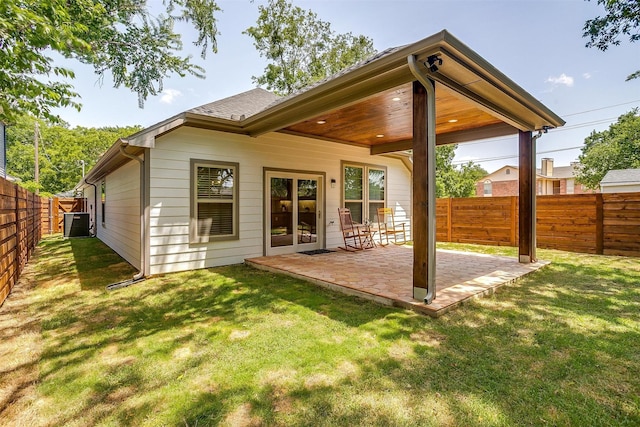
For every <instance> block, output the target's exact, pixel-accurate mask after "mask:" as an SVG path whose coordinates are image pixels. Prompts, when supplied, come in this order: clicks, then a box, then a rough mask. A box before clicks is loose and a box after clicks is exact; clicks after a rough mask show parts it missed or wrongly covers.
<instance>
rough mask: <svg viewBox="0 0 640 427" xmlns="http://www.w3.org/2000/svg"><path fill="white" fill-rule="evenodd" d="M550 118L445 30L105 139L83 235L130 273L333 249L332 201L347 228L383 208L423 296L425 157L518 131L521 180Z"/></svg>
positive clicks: (428, 237) (91, 178)
mask: <svg viewBox="0 0 640 427" xmlns="http://www.w3.org/2000/svg"><path fill="white" fill-rule="evenodd" d="M433 104H438V105H439V106H440V107H439V108H434V107H432V105H433ZM514 106H518V108H514ZM563 124H564V121H563V120H562V119H561V118H560V117H558V116H557V115H555V114H554V113H553V112H552V111H550V110H549V109H548V108H546V107H545V106H544V105H542V104H541V103H540V102H539V101H537V100H536V99H535V98H534V97H532V96H531V95H530V94H528V93H527V92H526V91H524V90H523V89H522V88H520V87H519V86H518V85H517V84H515V83H514V82H513V81H511V80H510V79H508V78H507V77H506V76H505V75H503V74H502V73H500V72H499V71H498V70H496V69H495V68H494V67H493V66H491V64H489V63H488V62H486V61H485V60H484V59H483V58H482V57H480V56H479V55H477V54H476V53H475V52H473V51H472V50H470V49H469V48H468V47H467V46H466V45H464V44H463V43H462V42H460V41H459V40H457V39H456V38H455V37H453V36H452V35H451V34H449V33H448V32H447V31H446V30H443V31H441V32H439V33H436V34H434V35H432V36H430V37H427V38H425V39H423V40H420V41H418V42H416V43H414V44H411V45H406V46H401V47H397V48H391V49H387V50H385V51H382V52H380V53H379V54H376V55H374V56H373V57H371V58H369V59H368V60H366V61H363V62H361V63H359V64H356V65H354V66H352V67H350V68H348V69H346V70H343V71H342V72H340V73H338V74H336V75H334V76H331V77H329V78H327V79H326V80H324V81H322V82H318V83H316V84H314V85H311V86H309V87H307V88H305V89H304V90H302V91H300V92H298V93H294V94H292V95H290V96H287V97H284V98H278V97H277V96H275V95H274V94H271V93H269V92H267V91H264V90H262V89H254V90H251V91H248V92H245V93H243V94H239V95H236V96H233V97H230V98H226V99H224V100H221V101H217V102H213V103H210V104H206V105H202V106H200V107H197V108H194V109H191V110H188V111H185V112H183V113H180V114H177V115H175V116H173V117H170V118H168V119H167V120H165V121H163V122H161V123H158V124H156V125H153V126H151V127H149V128H147V129H145V130H144V131H141V132H139V133H137V134H134V135H131V136H130V137H128V138H126V139H121V140H119V141H117V142H116V143H115V144H114V145H113V146H112V147H111V148H110V149H109V150H108V151H107V152H106V153H105V155H104V156H103V157H101V158H100V159H99V160H98V162H97V163H96V165H95V166H94V167H93V168H92V169H91V171H90V172H89V173H88V174H87V176H86V177H85V178H84V180H83V182H82V183H81V184H80V185H79V187H78V188H79V189H82V190H83V191H84V192H85V195H86V197H87V198H88V199H89V202H88V204H89V205H90V206H91V212H92V214H91V217H92V221H93V227H94V231H95V235H97V236H98V237H99V238H100V239H102V240H103V241H105V242H106V243H107V244H109V246H111V247H112V248H113V249H114V250H116V251H117V252H118V253H119V254H120V255H122V256H123V257H124V258H125V259H126V260H127V261H129V262H131V263H132V264H133V265H134V266H136V267H137V268H139V270H140V273H139V275H136V276H137V277H139V276H144V275H150V274H162V273H166V272H174V271H182V270H190V269H194V268H205V267H212V266H218V265H225V264H232V263H238V262H242V261H243V260H244V259H246V258H249V257H255V256H261V255H275V254H286V253H291V252H299V251H306V250H315V249H323V248H332V247H336V246H339V245H341V244H342V243H343V241H342V233H341V232H340V228H339V219H338V212H337V211H338V208H339V207H347V208H349V209H350V210H351V212H352V214H353V217H354V220H355V221H357V222H365V221H367V220H369V221H375V219H376V210H377V208H380V207H390V208H393V210H394V211H395V213H396V215H397V216H398V217H399V219H401V220H405V221H406V220H407V219H408V220H410V222H411V226H412V227H411V230H410V233H411V234H412V235H413V237H414V240H415V241H416V245H415V251H414V259H413V296H414V298H416V299H424V300H425V301H428V302H431V300H432V298H433V296H434V295H435V294H434V289H435V227H434V224H435V186H434V185H432V183H433V182H434V181H435V164H434V163H435V162H434V161H433V160H434V158H435V156H433V155H432V154H431V155H430V154H429V152H432V150H434V149H435V145H436V143H437V144H453V143H464V142H467V141H473V140H477V139H479V138H495V137H500V136H505V135H515V134H517V135H518V147H519V149H520V150H521V151H522V153H521V156H520V159H521V162H520V164H519V167H520V169H521V170H522V171H523V174H526V175H527V176H531V177H533V176H534V173H535V171H533V170H532V168H531V161H530V159H531V156H532V153H535V151H534V150H532V149H533V148H534V145H535V144H534V139H533V138H532V133H533V132H534V131H536V130H540V129H548V128H553V127H557V126H562V125H563ZM436 135H437V138H436ZM436 139H437V141H436ZM414 164H415V166H414ZM530 181H533V182H535V179H534V180H527V182H526V183H525V185H523V186H521V188H520V193H521V196H523V195H530V194H533V191H532V185H531V183H530ZM521 206H522V208H521V211H522V212H520V215H521V217H525V216H531V215H532V210H531V209H530V206H527V205H526V204H522V205H521ZM521 224H522V227H521V229H520V232H519V235H520V236H521V239H520V240H521V243H522V244H521V245H520V247H519V260H520V262H533V261H535V251H534V250H533V249H534V248H533V247H532V244H531V242H533V239H532V238H531V236H532V233H533V227H532V226H530V225H531V224H532V222H529V221H521ZM428 266H431V267H429V268H428ZM407 267H409V266H407Z"/></svg>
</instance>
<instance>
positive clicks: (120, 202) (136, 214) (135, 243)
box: [96, 161, 140, 268]
mask: <svg viewBox="0 0 640 427" xmlns="http://www.w3.org/2000/svg"><path fill="white" fill-rule="evenodd" d="M105 183H106V205H105V217H106V218H105V221H104V223H103V221H102V208H101V201H100V182H97V183H96V185H97V187H98V200H97V203H98V220H97V221H96V230H97V232H98V238H99V239H100V240H102V241H103V242H104V243H106V244H107V245H108V246H109V247H111V248H112V249H113V250H114V251H116V252H117V253H118V254H119V255H120V256H121V257H122V258H124V259H126V260H127V261H128V262H129V263H131V265H133V266H134V267H136V268H140V166H139V164H138V162H136V161H130V162H128V163H127V164H125V165H124V166H122V167H121V168H119V169H116V170H115V171H113V172H112V173H110V174H109V175H107V176H106V178H105Z"/></svg>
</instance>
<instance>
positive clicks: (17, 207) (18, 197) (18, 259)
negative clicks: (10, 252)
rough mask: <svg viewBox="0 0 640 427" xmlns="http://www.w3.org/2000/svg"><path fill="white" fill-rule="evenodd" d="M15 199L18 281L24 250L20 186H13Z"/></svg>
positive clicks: (16, 271) (16, 270) (16, 272)
mask: <svg viewBox="0 0 640 427" xmlns="http://www.w3.org/2000/svg"><path fill="white" fill-rule="evenodd" d="M13 190H14V197H15V202H16V269H15V273H14V274H15V275H16V276H15V280H16V282H17V281H18V274H19V273H18V272H19V271H20V265H21V264H20V263H21V259H20V258H21V257H22V249H20V240H21V239H20V193H19V187H18V184H13Z"/></svg>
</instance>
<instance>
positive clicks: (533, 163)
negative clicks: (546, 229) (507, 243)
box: [530, 128, 547, 262]
mask: <svg viewBox="0 0 640 427" xmlns="http://www.w3.org/2000/svg"><path fill="white" fill-rule="evenodd" d="M543 133H547V128H543V129H542V130H539V131H538V134H537V135H533V136H532V137H531V151H532V152H533V156H531V174H532V175H533V182H534V185H533V191H532V192H531V239H532V240H533V242H532V243H531V255H530V259H531V262H536V261H537V260H538V256H537V254H536V247H537V246H538V242H537V237H536V235H537V231H536V210H537V203H536V196H537V194H538V180H537V178H538V174H537V173H536V162H537V160H536V154H535V153H536V144H537V141H538V139H539V138H540V137H541V136H542V134H543Z"/></svg>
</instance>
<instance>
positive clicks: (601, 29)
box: [582, 0, 640, 81]
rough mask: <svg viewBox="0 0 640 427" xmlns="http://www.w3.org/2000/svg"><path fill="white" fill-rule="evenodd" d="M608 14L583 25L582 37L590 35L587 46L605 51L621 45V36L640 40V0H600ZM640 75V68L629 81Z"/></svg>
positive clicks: (630, 76) (628, 78) (631, 40)
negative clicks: (610, 47)
mask: <svg viewBox="0 0 640 427" xmlns="http://www.w3.org/2000/svg"><path fill="white" fill-rule="evenodd" d="M598 4H601V5H604V9H605V10H606V12H607V14H606V15H605V16H598V17H596V18H593V19H589V20H588V21H587V22H586V23H585V24H584V27H583V33H582V37H588V38H589V41H588V42H587V47H595V48H598V49H600V50H602V51H605V50H607V49H608V48H609V46H618V45H620V38H621V37H622V36H628V37H629V41H630V42H631V43H633V42H635V41H638V40H640V1H639V0H598ZM639 77H640V70H638V71H636V72H634V73H632V74H630V75H629V76H628V77H627V81H628V80H631V79H635V78H639Z"/></svg>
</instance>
